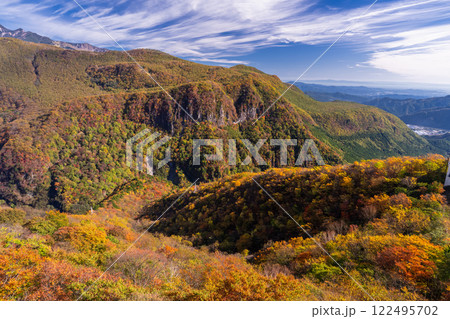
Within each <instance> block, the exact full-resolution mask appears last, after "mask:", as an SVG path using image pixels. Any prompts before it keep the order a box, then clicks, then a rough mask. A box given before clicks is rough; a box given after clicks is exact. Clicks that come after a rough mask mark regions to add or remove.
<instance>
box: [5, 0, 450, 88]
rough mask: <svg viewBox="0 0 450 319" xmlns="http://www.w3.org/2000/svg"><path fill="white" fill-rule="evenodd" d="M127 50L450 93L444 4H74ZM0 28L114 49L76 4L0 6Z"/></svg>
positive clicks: (211, 0)
mask: <svg viewBox="0 0 450 319" xmlns="http://www.w3.org/2000/svg"><path fill="white" fill-rule="evenodd" d="M78 1H79V3H80V4H81V5H82V6H84V7H85V8H86V10H87V11H88V12H89V13H90V14H92V16H93V17H94V18H95V19H96V20H97V21H98V22H99V23H100V24H101V25H102V26H103V27H104V28H105V29H106V30H107V31H108V32H109V33H110V34H111V35H112V36H113V37H114V38H115V39H116V40H117V41H118V42H119V43H120V44H121V45H122V46H124V47H125V48H127V49H133V48H152V49H158V50H162V51H165V52H167V53H170V54H173V55H176V56H179V57H181V58H186V59H190V60H193V61H197V62H201V63H207V64H219V65H225V66H231V65H233V64H238V63H244V64H248V65H251V66H255V67H257V68H259V69H261V70H263V71H265V72H267V73H271V74H276V75H278V76H279V77H280V78H281V79H283V80H285V81H288V80H294V79H296V78H297V77H298V76H299V75H300V74H301V73H302V72H303V71H304V70H305V69H306V68H307V67H308V66H309V64H310V63H312V62H313V61H314V60H315V59H316V58H317V56H319V55H320V54H321V53H322V52H323V50H325V49H326V48H327V47H328V46H329V45H330V44H331V43H333V41H335V40H336V39H337V38H338V37H339V35H340V34H342V32H344V31H345V30H346V29H347V28H348V27H349V26H350V25H352V28H351V30H350V31H349V32H348V33H347V34H346V35H345V36H344V37H342V38H341V39H340V41H339V42H338V43H337V44H336V45H335V46H333V48H332V49H331V50H330V51H329V52H328V53H327V54H326V55H325V56H324V57H323V59H321V60H320V61H319V62H318V63H317V64H316V65H315V66H314V67H313V68H312V69H311V70H310V71H309V72H308V73H307V74H305V76H304V77H303V78H302V79H301V81H302V80H303V81H306V80H310V81H313V80H345V81H353V82H374V83H376V82H394V83H395V82H396V83H416V86H417V87H420V86H426V85H428V87H429V86H430V84H433V83H436V84H438V85H440V86H441V87H450V62H449V61H450V1H448V0H410V1H400V0H379V1H378V2H377V3H376V4H375V5H374V6H373V7H372V8H371V9H370V10H369V11H368V12H367V13H366V14H364V15H363V13H364V11H365V10H366V9H367V7H368V6H370V5H371V4H372V2H373V1H374V0H352V1H350V0H333V1H331V0H240V1H239V0H191V1H184V0H165V1H160V0H155V1H154V0H134V1H126V0H110V1H100V0H78ZM0 24H2V25H4V26H5V27H8V28H10V29H15V28H19V27H21V28H23V29H25V30H30V31H34V32H37V33H39V34H42V35H46V36H49V37H51V38H53V39H56V40H64V41H69V42H89V43H91V44H94V45H97V46H101V47H107V48H113V49H114V48H115V44H114V42H113V41H112V40H111V39H110V38H109V37H108V36H107V35H106V34H105V33H104V32H103V31H102V30H101V29H100V28H99V27H98V26H97V25H96V24H95V23H94V22H93V21H92V20H91V19H90V18H89V17H87V16H86V14H85V13H83V12H82V11H81V10H80V8H79V7H78V6H77V5H76V4H75V2H74V1H73V0H51V1H50V0H42V1H31V0H2V1H1V2H0Z"/></svg>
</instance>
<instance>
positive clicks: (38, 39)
mask: <svg viewBox="0 0 450 319" xmlns="http://www.w3.org/2000/svg"><path fill="white" fill-rule="evenodd" d="M0 37H4V38H15V39H20V40H23V41H27V42H33V43H43V44H50V45H53V46H56V47H60V48H63V49H68V50H79V51H90V52H106V51H108V50H107V49H103V48H98V47H96V46H93V45H91V44H89V43H69V42H63V41H55V40H52V39H50V38H48V37H44V36H42V35H39V34H37V33H34V32H30V31H24V30H23V29H17V30H9V29H7V28H5V27H4V26H2V25H0Z"/></svg>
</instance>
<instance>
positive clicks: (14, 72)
mask: <svg viewBox="0 0 450 319" xmlns="http://www.w3.org/2000/svg"><path fill="white" fill-rule="evenodd" d="M129 54H130V55H132V56H133V58H134V59H136V60H137V61H138V62H139V64H141V65H142V67H143V68H144V69H145V71H147V72H149V73H150V74H151V75H152V77H154V79H156V80H157V81H158V82H159V83H160V84H161V85H162V86H163V87H164V88H165V89H166V90H167V92H168V93H169V94H170V95H171V96H172V97H174V99H175V100H176V101H177V103H178V104H179V105H181V106H182V107H183V108H184V109H186V110H187V111H188V112H189V113H190V114H191V115H192V116H193V118H194V119H195V120H196V121H198V122H199V123H200V125H198V126H197V125H196V124H195V123H194V121H192V120H191V118H190V117H189V116H188V115H187V114H186V113H185V112H184V111H183V110H182V109H181V108H180V107H179V106H178V105H177V104H176V103H175V102H174V101H172V100H171V98H170V97H169V96H168V95H167V94H165V93H164V92H163V91H162V90H161V89H160V88H159V87H158V86H157V85H156V83H155V82H154V81H152V80H151V79H150V78H149V77H148V75H146V74H145V72H143V71H142V70H141V69H140V68H139V67H138V66H137V65H136V64H135V63H132V61H130V58H129V57H128V56H127V55H126V54H125V53H124V52H117V51H109V52H103V53H97V52H81V51H73V50H62V49H60V48H56V47H52V46H47V45H43V44H33V43H26V42H23V41H20V40H17V39H11V38H0V72H1V74H2V77H1V78H0V98H1V99H2V101H3V102H2V104H1V108H0V121H1V122H2V124H1V126H0V159H1V162H0V163H1V164H0V165H1V167H0V198H2V199H4V200H6V201H7V202H9V203H22V204H28V205H38V206H45V205H47V204H51V205H54V206H56V207H58V208H60V209H63V210H66V211H72V212H84V211H86V210H88V209H90V207H96V205H97V204H98V203H99V202H101V201H102V200H103V199H104V198H105V197H106V196H108V194H111V193H112V192H114V190H115V189H116V188H117V187H119V186H120V185H122V184H125V183H127V182H129V181H130V180H132V179H134V178H136V177H138V176H139V178H143V179H146V178H147V177H146V176H144V175H145V174H141V175H139V174H138V175H137V173H136V172H135V171H134V170H132V169H130V168H129V167H127V166H126V164H125V141H126V140H127V139H128V138H130V137H132V136H133V135H135V134H136V133H137V132H139V131H141V130H142V129H144V128H151V129H153V130H158V131H161V132H162V133H165V134H169V135H171V136H173V137H175V138H174V139H172V140H171V144H170V146H171V147H172V149H173V150H175V152H174V154H173V163H172V164H171V165H170V166H169V167H166V168H165V169H163V170H162V171H161V172H160V174H161V175H162V176H165V177H166V178H167V177H168V176H169V175H170V176H171V179H172V180H174V181H175V182H177V183H183V182H187V181H193V180H194V179H196V178H200V179H201V180H203V181H206V180H211V179H216V178H220V177H222V176H225V175H228V174H230V173H235V172H240V171H248V170H255V169H260V168H256V167H255V166H254V165H250V166H248V167H247V166H239V165H238V166H237V167H229V166H228V165H226V163H222V164H207V163H204V165H203V166H200V167H193V166H192V165H189V163H190V162H192V138H223V139H227V138H236V139H250V140H252V141H253V142H256V140H257V139H258V138H266V139H269V138H294V139H297V140H299V141H302V140H305V139H306V138H312V139H314V140H315V142H316V144H317V146H318V148H319V150H320V151H321V152H322V155H323V157H324V159H325V160H326V162H327V163H330V164H332V163H340V162H345V161H353V160H356V159H363V158H374V157H378V158H381V157H387V156H395V155H421V154H426V153H431V152H434V151H436V149H435V148H434V147H433V146H431V145H430V144H429V143H428V142H427V141H426V140H424V139H422V138H421V137H419V136H417V135H415V134H414V133H413V132H412V131H411V130H409V129H408V128H407V127H406V126H405V125H404V124H403V123H402V122H401V121H400V120H399V119H398V118H396V117H395V116H392V115H390V114H388V113H386V112H383V111H381V110H379V109H376V108H374V107H369V106H363V105H359V104H354V103H341V102H340V103H320V102H317V101H314V100H313V99H311V98H309V97H307V96H306V95H304V94H303V93H302V92H301V91H300V90H298V89H296V88H293V89H292V90H290V91H289V92H287V94H286V95H285V96H284V97H283V98H282V99H280V101H279V102H278V103H277V104H276V105H275V106H274V107H273V108H272V109H271V110H270V111H269V112H268V113H267V114H266V115H265V116H264V117H263V118H261V119H260V120H259V121H258V122H257V123H256V124H255V125H253V120H254V119H256V118H257V117H258V116H259V115H260V114H262V113H263V112H264V110H265V109H266V108H267V107H268V106H269V105H270V104H271V103H272V101H274V100H275V99H276V98H277V97H278V96H279V95H280V94H281V92H283V91H284V90H285V89H286V84H284V83H282V82H281V81H280V80H279V79H278V77H276V76H273V75H267V74H264V73H263V72H261V71H258V70H256V69H254V68H250V67H246V66H235V67H231V68H224V67H216V66H207V65H201V64H197V63H193V62H189V61H184V60H182V59H179V58H176V57H173V56H170V55H168V54H165V53H162V52H159V51H155V50H132V51H129ZM299 147H300V146H299ZM299 147H297V148H295V149H294V148H293V149H292V150H290V153H289V159H290V163H291V164H290V165H292V159H293V158H294V157H295V154H297V153H298V152H299ZM160 155H161V154H159V156H160ZM261 155H262V156H263V157H264V158H265V159H266V160H267V162H268V163H269V165H268V167H270V166H277V165H278V164H277V163H278V162H277V160H276V154H275V153H274V151H273V150H271V149H269V148H268V147H263V148H262V149H261ZM157 156H158V154H157ZM245 156H246V149H245V148H244V147H243V145H242V144H240V145H238V160H239V159H242V158H245ZM263 168H264V167H263Z"/></svg>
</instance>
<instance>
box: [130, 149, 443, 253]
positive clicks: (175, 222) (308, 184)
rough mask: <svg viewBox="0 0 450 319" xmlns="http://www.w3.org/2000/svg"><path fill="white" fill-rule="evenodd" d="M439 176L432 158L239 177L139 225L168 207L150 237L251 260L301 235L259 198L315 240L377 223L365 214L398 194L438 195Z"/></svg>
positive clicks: (157, 208)
mask: <svg viewBox="0 0 450 319" xmlns="http://www.w3.org/2000/svg"><path fill="white" fill-rule="evenodd" d="M446 168H447V162H446V160H445V159H444V158H443V157H440V156H439V157H438V156H435V157H427V158H390V159H387V160H384V161H378V160H372V161H365V162H361V163H358V162H355V163H354V164H351V165H345V166H325V167H320V168H314V169H306V168H291V169H271V170H268V171H266V172H263V173H244V174H238V175H234V176H230V177H227V178H225V179H222V180H220V181H217V182H213V183H207V184H203V185H200V186H199V187H198V189H197V190H192V189H191V190H189V191H188V192H187V194H186V195H185V196H183V197H182V198H180V199H179V200H178V201H176V202H175V203H174V200H175V199H176V198H178V197H179V196H180V194H181V192H180V193H175V194H173V195H170V196H167V197H165V198H164V199H162V200H159V201H158V202H156V203H154V204H151V205H149V206H147V207H146V208H144V209H143V211H142V212H141V214H140V216H139V218H144V217H145V218H148V219H150V220H155V219H156V218H157V217H159V215H160V214H161V211H163V208H164V207H167V206H168V205H169V203H174V204H173V206H172V208H173V209H171V210H170V212H168V213H167V214H165V215H164V217H163V218H162V219H160V220H159V221H158V223H157V224H156V225H155V226H154V227H153V228H152V231H156V232H162V233H164V234H167V235H172V234H177V235H186V236H193V238H195V242H196V243H197V244H198V245H210V244H214V243H215V242H218V243H219V248H220V249H222V250H225V251H229V252H234V251H242V250H244V249H248V250H250V251H253V252H254V251H257V250H259V249H261V248H262V247H263V246H264V244H266V243H267V242H268V241H269V240H273V241H277V240H278V241H279V240H288V239H290V238H292V237H298V236H304V235H305V234H304V233H303V231H302V230H301V229H300V227H298V225H297V224H296V223H294V222H293V220H291V218H290V216H287V214H285V213H284V212H283V211H282V210H281V209H280V208H279V206H278V205H277V204H276V203H275V202H274V201H273V200H272V199H271V198H270V197H269V196H268V195H267V193H268V194H270V195H271V196H273V198H274V199H275V200H276V201H277V202H278V203H279V204H280V205H281V206H282V207H283V208H284V209H286V210H287V212H288V213H289V214H290V215H291V216H292V218H294V219H295V221H296V222H297V223H298V224H300V225H304V228H306V229H307V230H308V232H309V233H310V234H312V235H316V234H318V233H320V232H323V231H327V230H332V229H333V227H337V225H340V226H339V227H341V229H342V231H344V230H345V229H346V230H348V227H349V226H350V225H351V224H353V225H357V226H361V227H362V226H364V225H366V224H367V223H368V221H371V220H373V219H375V218H381V212H380V211H378V212H377V209H374V207H370V206H373V205H374V203H375V202H376V201H377V200H378V199H380V198H382V197H383V196H394V198H395V195H396V194H399V193H404V194H407V195H408V196H411V197H414V198H422V197H423V198H426V197H427V196H429V195H427V194H430V193H440V192H441V191H442V190H441V189H440V187H441V186H440V185H441V184H440V183H439V182H438V181H443V179H444V177H445V172H446ZM255 181H256V182H257V183H258V184H260V185H261V186H262V187H263V188H264V190H265V191H263V190H262V189H261V188H260V187H259V186H258V184H257V183H255ZM266 191H267V193H266ZM385 205H387V206H388V205H389V204H388V202H386V203H385ZM387 206H386V207H387Z"/></svg>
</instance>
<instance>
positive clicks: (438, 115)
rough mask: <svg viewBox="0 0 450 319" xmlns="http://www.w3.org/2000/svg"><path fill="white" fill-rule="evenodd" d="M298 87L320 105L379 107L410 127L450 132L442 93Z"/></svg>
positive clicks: (449, 102) (448, 105) (448, 100)
mask: <svg viewBox="0 0 450 319" xmlns="http://www.w3.org/2000/svg"><path fill="white" fill-rule="evenodd" d="M296 85H297V86H298V87H299V88H300V89H301V90H302V91H303V92H304V93H306V94H307V95H309V96H310V97H312V98H314V99H316V100H318V101H322V102H332V101H347V102H356V103H361V104H366V105H371V106H376V107H379V108H380V109H383V110H385V111H387V112H389V113H392V114H394V115H396V116H398V117H400V118H401V119H402V120H403V121H404V122H405V123H407V124H413V125H420V126H425V127H431V128H438V129H445V130H450V95H448V96H443V97H442V96H441V97H436V96H435V95H436V94H439V91H428V90H415V89H406V90H399V89H395V90H390V89H380V88H369V87H365V86H327V85H321V84H309V83H297V84H296Z"/></svg>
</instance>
